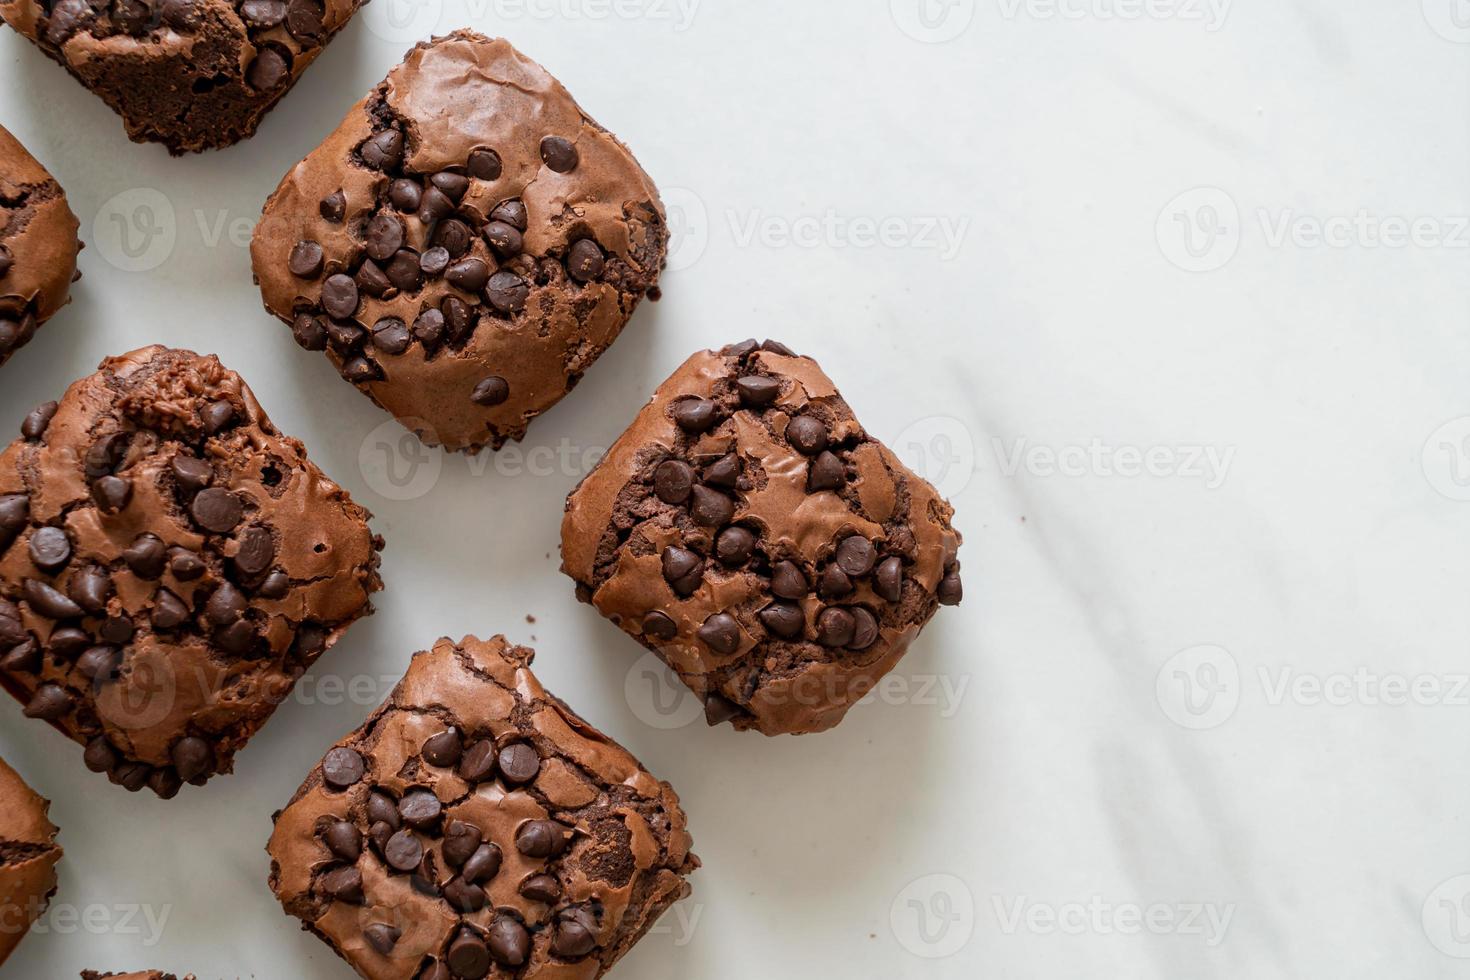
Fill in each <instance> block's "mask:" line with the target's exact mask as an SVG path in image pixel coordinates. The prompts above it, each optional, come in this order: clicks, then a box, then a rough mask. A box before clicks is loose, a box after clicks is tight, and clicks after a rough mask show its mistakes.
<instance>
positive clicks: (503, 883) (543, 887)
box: [268, 636, 699, 980]
mask: <svg viewBox="0 0 1470 980" xmlns="http://www.w3.org/2000/svg"><path fill="white" fill-rule="evenodd" d="M533 657H534V653H533V652H532V651H531V650H529V649H526V648H525V647H516V646H511V645H510V644H509V643H507V642H506V641H505V638H504V637H499V636H497V637H495V638H493V639H491V640H488V641H481V640H477V639H475V638H474V637H466V638H465V639H464V640H463V641H461V642H460V643H454V642H452V641H450V640H448V639H442V640H440V641H439V642H438V643H436V644H435V645H434V648H433V650H431V651H428V652H424V653H419V654H416V655H415V656H414V658H413V662H412V663H411V664H410V665H409V668H408V672H407V674H405V675H404V678H403V680H402V681H401V682H400V683H399V684H398V686H397V687H396V688H395V689H394V691H393V693H392V695H390V696H389V698H388V700H387V702H385V703H384V704H383V706H382V707H381V708H379V709H378V710H377V711H376V712H374V714H373V715H372V717H370V718H369V719H368V720H367V721H366V722H365V723H364V724H363V726H362V727H361V728H359V729H358V730H357V731H355V732H353V733H352V734H351V735H349V736H347V737H346V738H345V739H343V740H342V741H340V742H338V743H337V745H336V746H335V747H333V748H332V749H331V750H330V751H328V752H327V754H326V756H325V757H324V758H323V760H322V762H321V764H320V765H319V766H317V767H316V768H315V769H314V770H313V771H312V773H311V775H309V776H308V777H307V779H306V782H305V783H303V784H302V785H301V788H300V789H299V790H297V791H296V795H295V796H293V797H292V798H291V802H290V803H289V804H287V806H286V808H285V809H284V810H282V811H281V812H279V813H277V814H276V817H275V832H274V834H272V836H271V840H270V845H269V847H268V850H269V852H270V856H271V879H270V883H271V888H272V889H273V890H274V891H275V893H276V896H277V897H278V898H280V900H281V904H282V905H283V906H284V907H285V909H286V911H287V912H289V913H290V914H292V915H295V916H298V917H299V918H300V919H301V920H302V922H303V923H304V928H306V929H308V930H309V931H311V932H313V933H315V934H316V935H317V936H320V937H321V938H322V939H324V940H326V942H328V943H329V944H330V945H331V946H332V948H333V949H335V950H336V951H337V953H338V954H339V955H340V956H341V957H342V958H343V959H345V960H346V961H347V962H348V963H350V964H351V965H352V967H353V969H355V970H356V971H357V972H358V973H359V974H360V975H361V976H364V977H368V978H372V980H451V978H454V980H479V978H481V977H486V976H491V975H494V976H495V977H510V976H518V977H528V978H529V977H545V978H550V977H558V978H563V980H573V978H575V980H594V978H596V977H600V976H602V975H603V974H604V973H606V972H607V971H608V970H609V969H610V968H611V967H612V965H613V964H614V963H616V962H617V961H618V959H619V958H621V957H622V956H623V954H625V953H626V952H627V951H628V950H629V949H630V948H632V946H633V944H634V943H636V942H637V941H638V940H639V939H640V938H641V937H642V936H643V935H644V933H646V932H647V931H648V930H649V929H650V928H651V927H652V926H653V924H654V922H655V921H656V920H657V919H658V917H659V916H660V915H661V914H663V912H664V910H665V909H667V908H668V907H669V906H670V905H672V904H673V903H674V902H676V901H678V900H679V899H680V898H683V897H684V896H685V895H687V894H688V893H689V885H688V883H687V882H686V881H685V878H686V876H687V875H689V874H690V873H691V872H693V871H694V870H695V869H696V868H698V867H699V860H698V858H696V857H695V856H694V855H693V854H691V853H690V850H689V848H690V843H691V842H690V837H689V833H688V831H687V830H686V829H685V819H684V812H683V810H681V809H680V807H679V798H678V797H677V796H676V795H675V794H674V791H673V789H672V788H671V787H670V786H669V785H668V784H667V783H662V782H659V781H658V780H657V779H655V778H654V777H653V776H651V775H649V773H648V772H647V771H646V770H645V769H644V768H643V767H642V766H641V765H639V763H638V761H637V760H636V759H634V758H633V757H632V756H631V755H629V754H628V753H627V752H626V751H625V750H624V749H623V748H622V747H621V746H619V745H618V744H617V743H616V742H614V741H612V739H610V738H608V737H607V736H606V735H603V734H602V733H601V732H599V731H598V730H597V729H595V728H593V727H592V726H591V725H589V724H587V722H585V721H583V720H582V719H581V718H580V717H578V716H577V715H576V714H575V713H574V712H572V710H571V709H570V708H568V707H567V706H566V705H565V704H563V703H562V702H561V701H559V700H557V699H556V698H555V697H553V696H551V695H550V694H548V693H547V692H546V691H545V690H544V689H543V688H542V687H541V685H540V683H539V682H538V681H537V679H536V676H535V674H533V673H532V672H531V660H532V658H533Z"/></svg>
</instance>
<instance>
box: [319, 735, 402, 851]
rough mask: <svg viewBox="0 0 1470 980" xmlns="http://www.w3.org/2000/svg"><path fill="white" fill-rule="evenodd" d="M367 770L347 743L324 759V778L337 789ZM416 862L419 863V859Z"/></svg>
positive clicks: (351, 783) (350, 782)
mask: <svg viewBox="0 0 1470 980" xmlns="http://www.w3.org/2000/svg"><path fill="white" fill-rule="evenodd" d="M366 772H367V765H366V764H365V763H364V762H363V761H362V756H361V755H359V754H358V752H357V750H356V749H352V748H348V747H347V746H345V745H339V746H337V747H336V748H334V749H332V750H331V751H330V752H328V753H327V755H326V758H324V759H323V760H322V778H323V779H325V780H326V781H327V785H328V786H333V787H336V788H337V789H346V788H347V787H349V786H353V785H355V784H356V783H357V781H358V780H360V779H362V777H363V775H364V774H365V773H366ZM414 864H418V861H417V859H415V860H414Z"/></svg>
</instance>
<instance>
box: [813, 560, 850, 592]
mask: <svg viewBox="0 0 1470 980" xmlns="http://www.w3.org/2000/svg"><path fill="white" fill-rule="evenodd" d="M817 591H818V592H819V593H821V594H822V596H823V598H827V599H835V598H837V597H838V596H845V595H847V594H848V593H849V592H851V591H852V579H851V578H849V577H848V574H847V573H846V572H844V571H843V570H842V569H840V568H838V567H837V566H836V565H828V566H827V567H826V568H825V569H823V570H822V576H821V578H820V579H818V580H817Z"/></svg>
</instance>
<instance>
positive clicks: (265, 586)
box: [255, 569, 291, 599]
mask: <svg viewBox="0 0 1470 980" xmlns="http://www.w3.org/2000/svg"><path fill="white" fill-rule="evenodd" d="M290 591H291V577H290V576H289V575H287V574H286V573H285V572H283V571H281V570H280V569H277V570H275V571H273V572H271V573H270V574H269V575H267V576H266V577H265V580H264V581H262V582H261V583H260V588H258V589H256V590H255V593H256V595H258V596H260V597H261V598H262V599H284V598H286V596H287V595H288V594H289V593H290Z"/></svg>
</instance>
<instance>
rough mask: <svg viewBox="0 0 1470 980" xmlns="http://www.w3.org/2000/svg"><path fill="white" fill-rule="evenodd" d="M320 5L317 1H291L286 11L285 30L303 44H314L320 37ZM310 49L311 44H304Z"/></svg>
mask: <svg viewBox="0 0 1470 980" xmlns="http://www.w3.org/2000/svg"><path fill="white" fill-rule="evenodd" d="M322 12H323V11H322V5H321V4H320V3H318V2H317V0H291V3H290V5H289V6H288V7H287V9H286V30H288V31H290V32H291V36H292V37H294V38H296V39H297V40H300V41H303V42H316V41H317V40H318V39H319V38H320V37H321V35H322ZM303 46H304V47H312V46H314V43H313V44H304V45H303Z"/></svg>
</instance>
